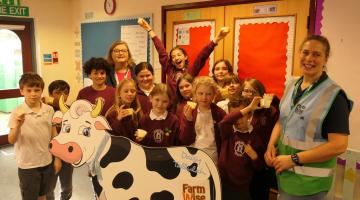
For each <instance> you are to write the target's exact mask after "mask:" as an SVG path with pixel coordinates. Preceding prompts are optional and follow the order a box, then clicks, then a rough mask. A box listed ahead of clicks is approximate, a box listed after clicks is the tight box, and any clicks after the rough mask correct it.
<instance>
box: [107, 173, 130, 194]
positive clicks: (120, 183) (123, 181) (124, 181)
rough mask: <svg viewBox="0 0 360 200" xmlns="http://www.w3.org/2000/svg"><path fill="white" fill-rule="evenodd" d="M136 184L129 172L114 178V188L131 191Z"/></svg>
mask: <svg viewBox="0 0 360 200" xmlns="http://www.w3.org/2000/svg"><path fill="white" fill-rule="evenodd" d="M133 183H134V177H133V176H132V174H131V173H129V172H121V173H119V174H118V175H116V176H115V177H114V180H113V183H112V185H113V187H114V188H122V189H124V190H127V189H129V188H130V187H131V186H132V184H133Z"/></svg>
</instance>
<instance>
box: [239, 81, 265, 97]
mask: <svg viewBox="0 0 360 200" xmlns="http://www.w3.org/2000/svg"><path fill="white" fill-rule="evenodd" d="M245 83H249V84H250V85H251V87H252V88H254V90H255V91H256V92H257V93H259V95H260V96H263V95H264V93H265V92H266V91H265V86H264V85H263V84H262V83H261V82H260V81H259V80H257V79H255V78H246V79H245V80H244V82H243V84H242V86H241V88H240V93H242V91H243V90H244V87H245Z"/></svg>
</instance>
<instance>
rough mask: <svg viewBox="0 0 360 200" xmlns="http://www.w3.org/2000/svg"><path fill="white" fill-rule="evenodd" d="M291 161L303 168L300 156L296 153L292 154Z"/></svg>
mask: <svg viewBox="0 0 360 200" xmlns="http://www.w3.org/2000/svg"><path fill="white" fill-rule="evenodd" d="M291 160H292V161H293V162H294V163H295V165H297V166H302V164H301V163H300V159H299V156H298V155H297V154H296V153H294V154H291Z"/></svg>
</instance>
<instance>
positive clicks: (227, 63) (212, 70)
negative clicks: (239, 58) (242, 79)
mask: <svg viewBox="0 0 360 200" xmlns="http://www.w3.org/2000/svg"><path fill="white" fill-rule="evenodd" d="M221 62H223V63H224V64H225V65H226V67H227V70H228V71H229V74H231V73H234V68H233V66H232V65H231V64H230V62H229V61H228V60H226V59H220V60H218V61H216V62H215V63H214V65H213V68H212V69H211V73H212V74H214V71H215V66H216V65H217V64H219V63H221ZM214 79H215V76H214ZM215 81H216V80H215Z"/></svg>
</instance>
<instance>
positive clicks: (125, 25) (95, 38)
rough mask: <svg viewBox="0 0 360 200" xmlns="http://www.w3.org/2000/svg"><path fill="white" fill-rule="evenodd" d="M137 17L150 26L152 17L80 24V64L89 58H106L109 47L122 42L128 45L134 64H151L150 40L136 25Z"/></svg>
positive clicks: (135, 17)
mask: <svg viewBox="0 0 360 200" xmlns="http://www.w3.org/2000/svg"><path fill="white" fill-rule="evenodd" d="M139 17H142V18H144V19H145V20H146V21H147V22H148V23H149V24H150V25H152V16H151V15H146V16H134V17H127V18H119V19H116V20H107V21H89V22H88V21H87V22H82V23H81V46H82V59H81V60H82V63H85V62H86V61H87V60H89V59H90V58H91V57H103V58H106V56H107V52H108V49H109V47H110V45H111V44H112V43H113V42H114V41H116V40H123V41H125V42H126V43H128V45H129V49H130V52H131V55H132V57H133V59H134V61H135V63H139V62H149V63H152V60H151V59H152V48H151V47H150V40H151V38H150V37H149V36H148V33H147V32H146V31H145V30H144V29H143V28H141V27H140V26H139V25H138V24H137V20H138V18H139Z"/></svg>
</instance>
